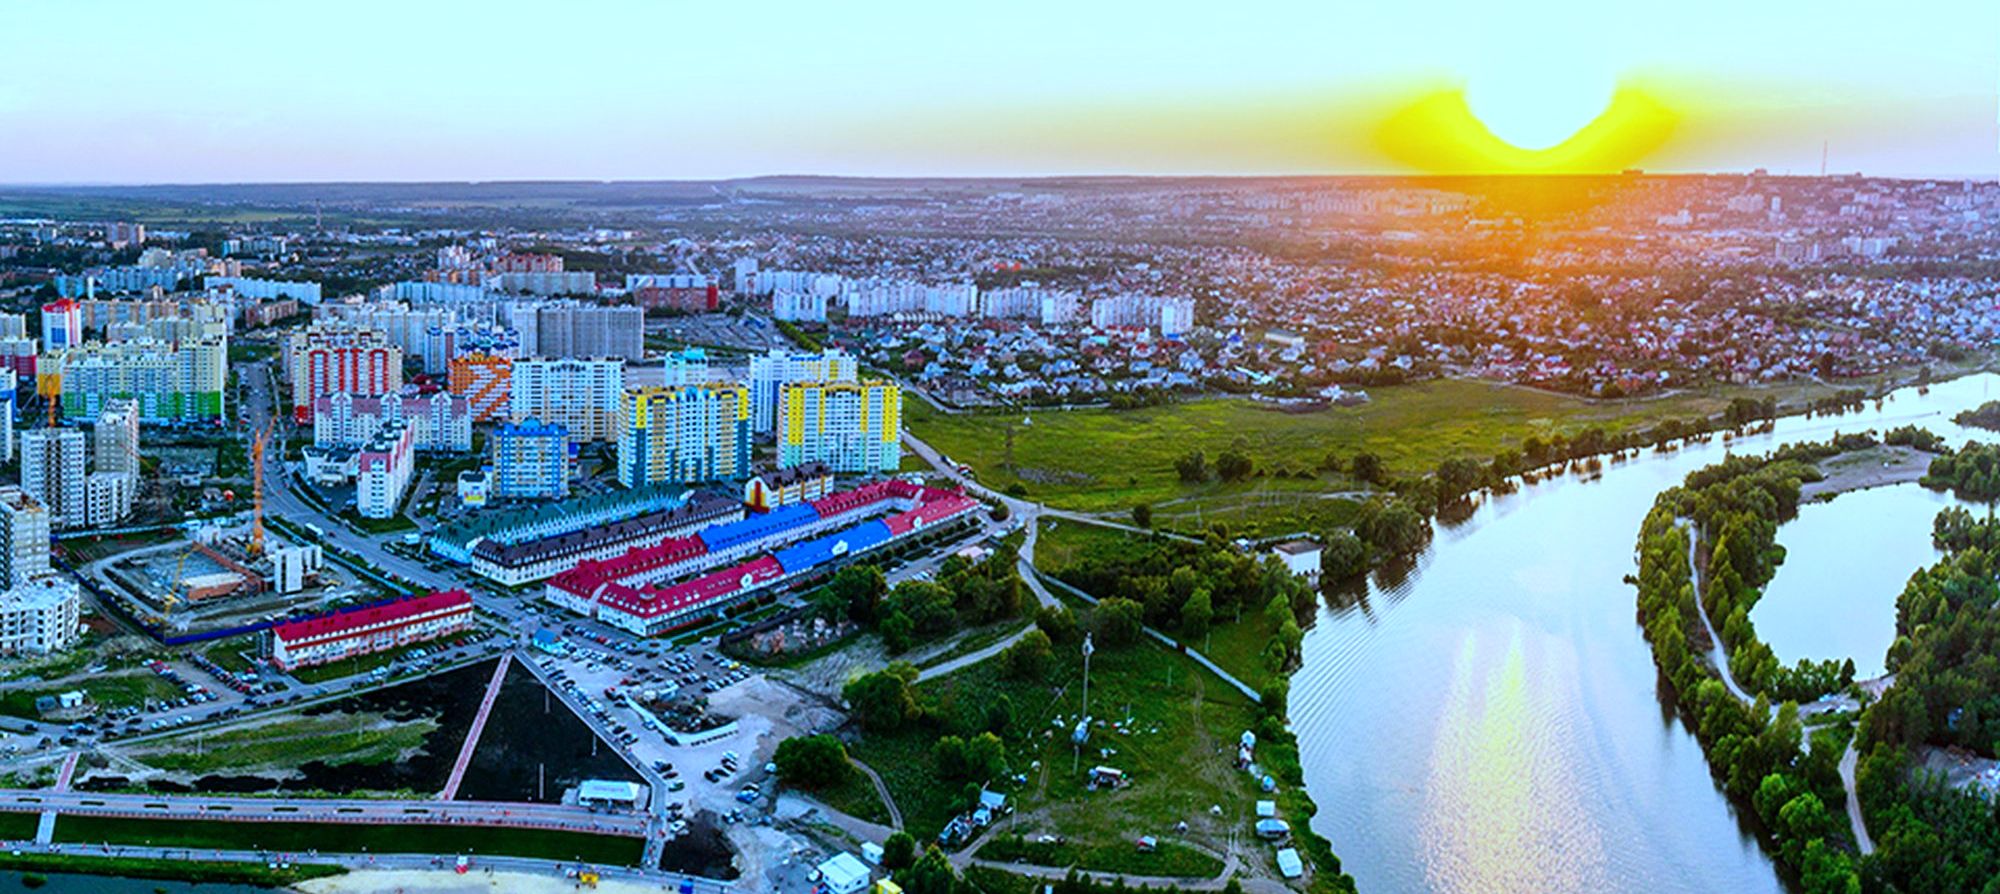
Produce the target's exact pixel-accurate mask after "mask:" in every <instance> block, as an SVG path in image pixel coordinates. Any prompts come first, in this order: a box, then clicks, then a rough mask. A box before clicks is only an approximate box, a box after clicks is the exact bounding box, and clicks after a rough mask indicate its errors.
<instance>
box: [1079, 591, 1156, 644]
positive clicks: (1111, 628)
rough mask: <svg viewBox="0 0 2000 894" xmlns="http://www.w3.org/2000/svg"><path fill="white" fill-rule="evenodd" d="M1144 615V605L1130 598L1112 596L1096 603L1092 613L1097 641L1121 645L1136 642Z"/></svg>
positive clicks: (1143, 622)
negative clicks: (1095, 608) (1095, 609)
mask: <svg viewBox="0 0 2000 894" xmlns="http://www.w3.org/2000/svg"><path fill="white" fill-rule="evenodd" d="M1145 617H1146V609H1145V607H1144V606H1142V605H1140V604H1139V603H1137V602H1133V601H1132V600H1130V599H1123V598H1120V597H1117V596H1113V597H1111V598H1110V599H1106V600H1104V601H1103V602H1100V603H1098V604H1097V611H1095V612H1093V613H1092V621H1093V622H1094V626H1095V628H1096V632H1097V641H1098V643H1099V644H1100V645H1104V646H1107V647H1123V646H1129V645H1132V644H1133V643H1136V642H1138V641H1139V635H1140V633H1141V631H1142V630H1143V628H1144V627H1145Z"/></svg>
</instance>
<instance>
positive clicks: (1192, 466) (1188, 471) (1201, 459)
mask: <svg viewBox="0 0 2000 894" xmlns="http://www.w3.org/2000/svg"><path fill="white" fill-rule="evenodd" d="M1174 472H1175V473H1176V474H1178V475H1179V476H1180V479H1181V483H1183V484H1200V483H1202V482H1204V481H1207V480H1208V454H1206V453H1203V452H1201V450H1200V449H1199V448H1196V449H1194V450H1190V451H1188V452H1187V453H1186V454H1184V455H1182V456H1181V458H1180V459H1177V460H1174Z"/></svg>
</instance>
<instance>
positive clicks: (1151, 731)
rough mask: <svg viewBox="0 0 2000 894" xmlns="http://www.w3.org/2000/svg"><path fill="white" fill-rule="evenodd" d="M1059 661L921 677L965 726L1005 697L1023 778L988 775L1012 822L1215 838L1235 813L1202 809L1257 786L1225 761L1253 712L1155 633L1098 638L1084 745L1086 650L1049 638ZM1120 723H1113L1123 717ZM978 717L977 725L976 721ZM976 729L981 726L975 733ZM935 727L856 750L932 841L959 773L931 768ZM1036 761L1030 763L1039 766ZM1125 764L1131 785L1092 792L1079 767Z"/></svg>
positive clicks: (1076, 837) (1120, 841)
mask: <svg viewBox="0 0 2000 894" xmlns="http://www.w3.org/2000/svg"><path fill="white" fill-rule="evenodd" d="M1056 656H1057V658H1056V666H1055V667H1054V668H1052V669H1051V670H1050V672H1049V673H1048V674H1047V675H1046V676H1045V677H1044V678H1043V679H1042V680H1040V681H1024V680H1016V679H1009V678H1006V677H1003V676H1001V673H1000V662H997V661H989V662H983V663H981V664H977V665H974V666H972V667H969V668H966V669H965V670H962V671H960V672H958V673H956V674H952V675H951V676H948V677H944V678H942V679H938V680H931V681H927V682H925V683H924V684H922V685H921V686H919V687H918V692H919V694H920V696H921V697H922V698H923V699H924V700H925V701H926V702H929V703H931V704H933V705H934V706H935V708H934V711H935V716H937V717H940V718H944V719H945V722H947V723H949V724H952V725H953V726H954V727H956V729H954V730H953V731H954V732H963V731H965V727H966V726H967V719H968V718H970V717H984V716H985V712H986V711H987V709H988V707H989V706H990V705H992V704H994V703H995V701H996V700H997V699H999V698H1000V697H1001V696H1005V697H1006V698H1007V699H1008V701H1009V702H1011V703H1012V705H1013V708H1014V722H1013V723H1012V724H1010V725H1008V726H1007V727H1006V728H1005V730H1004V731H1003V733H1002V738H1003V740H1004V741H1005V742H1006V744H1007V748H1008V762H1009V764H1010V766H1011V767H1012V769H1013V771H1014V772H1016V773H1025V774H1027V775H1028V782H1027V784H1026V785H1025V786H1014V785H1010V784H1005V783H1004V782H1001V781H997V780H996V781H995V783H994V784H995V785H996V786H997V787H998V788H1000V789H1001V790H1003V791H1006V792H1008V793H1009V795H1010V796H1011V797H1012V798H1014V800H1015V803H1016V805H1017V808H1018V810H1019V812H1020V813H1021V814H1023V816H1022V817H1020V818H1017V819H1016V821H1015V828H1016V829H1017V830H1019V831H1023V832H1028V833H1030V834H1031V835H1032V834H1040V833H1044V832H1047V833H1052V834H1057V835H1062V836H1064V837H1065V838H1067V839H1069V840H1070V841H1072V842H1074V843H1075V844H1076V845H1077V846H1079V847H1081V848H1086V849H1089V848H1097V847H1117V846H1123V847H1130V846H1131V840H1132V839H1133V838H1135V837H1137V836H1139V835H1147V834H1152V835H1159V836H1161V837H1168V836H1171V835H1174V832H1173V827H1174V824H1175V823H1177V822H1180V821H1182V820H1185V821H1187V822H1188V824H1189V825H1190V826H1191V827H1192V833H1191V834H1192V835H1193V836H1194V837H1197V838H1201V839H1204V840H1210V841H1217V842H1220V841H1222V840H1224V839H1225V838H1226V836H1227V835H1228V833H1229V831H1230V827H1229V826H1226V825H1224V824H1225V823H1232V822H1236V821H1238V820H1240V819H1241V818H1240V817H1235V816H1233V814H1232V815H1225V816H1224V817H1222V818H1214V817H1211V816H1210V815H1209V814H1208V808H1209V806H1210V805H1212V804H1222V805H1224V806H1225V807H1236V806H1241V805H1244V804H1247V803H1248V802H1249V801H1250V800H1252V798H1253V797H1254V794H1255V791H1256V786H1255V785H1254V784H1253V783H1252V781H1251V779H1250V778H1249V776H1248V775H1247V774H1244V773H1242V772H1240V771H1237V770H1235V769H1234V768H1233V764H1232V758H1233V756H1234V752H1233V749H1234V743H1235V741H1236V739H1237V737H1238V736H1239V735H1241V734H1242V732H1243V731H1244V730H1246V729H1249V728H1251V727H1252V726H1253V725H1255V723H1256V721H1257V719H1258V709H1257V708H1256V706H1255V705H1253V704H1251V702H1250V701H1249V700H1248V699H1247V698H1245V697H1244V696H1243V695H1242V694H1241V693H1238V692H1237V691H1236V690H1234V689H1232V688H1230V687H1229V686H1228V685H1227V684H1224V683H1223V682H1222V681H1221V680H1219V679H1218V678H1216V677H1215V676H1214V675H1212V674H1210V673H1208V672H1207V671H1205V670H1202V669H1201V668H1200V667H1199V666H1197V665H1195V664H1194V663H1193V662H1192V661H1189V660H1188V659H1186V658H1183V657H1180V656H1178V655H1175V654H1174V653H1171V652H1169V651H1167V650H1166V649H1164V648H1162V647H1160V646H1157V645H1155V644H1153V643H1152V642H1151V641H1147V642H1145V643H1142V644H1139V645H1135V646H1131V647H1128V648H1125V649H1110V648H1100V649H1099V650H1098V652H1097V654H1096V656H1095V657H1094V658H1093V659H1092V660H1091V676H1090V712H1091V714H1092V715H1093V716H1094V717H1095V718H1097V720H1098V723H1099V724H1100V725H1096V726H1094V727H1093V732H1092V735H1091V740H1090V742H1089V743H1087V745H1086V746H1085V747H1084V749H1083V750H1082V752H1080V753H1079V752H1075V751H1073V750H1072V749H1071V747H1070V744H1069V737H1068V735H1067V731H1068V730H1069V729H1070V728H1071V727H1072V726H1074V725H1075V723H1076V718H1077V716H1078V714H1079V713H1080V711H1081V710H1082V685H1081V683H1082V659H1081V656H1080V655H1078V654H1077V652H1076V650H1075V649H1074V648H1073V647H1071V646H1067V645H1065V646H1058V648H1057V650H1056ZM1121 721H1122V726H1123V727H1124V729H1125V730H1127V732H1122V733H1121V732H1118V731H1117V730H1116V729H1115V727H1116V726H1118V725H1120V722H1121ZM973 725H975V726H976V725H977V722H976V721H974V722H973ZM975 731H976V730H975ZM940 734H941V732H940V730H937V729H928V728H917V729H910V730H906V731H902V732H899V733H896V734H893V735H882V734H874V733H870V734H867V735H864V736H863V737H862V739H861V741H860V742H859V743H858V745H857V746H856V747H855V749H854V754H855V756H856V757H857V758H859V759H861V760H863V761H865V762H867V763H868V765H869V766H871V767H874V768H875V769H876V770H877V771H878V772H880V773H881V774H882V776H883V779H884V781H885V782H886V783H887V784H888V786H889V790H890V794H891V796H892V797H894V798H895V799H896V804H897V806H898V807H899V808H901V810H902V813H903V821H904V823H905V825H906V826H907V827H908V828H909V829H910V831H911V832H912V834H915V835H917V836H918V840H920V841H921V840H929V838H930V837H932V836H935V835H936V834H937V831H938V830H939V829H940V828H941V827H942V826H943V825H944V823H945V822H946V821H947V820H948V819H950V817H951V816H952V815H953V813H954V812H956V810H958V809H959V807H960V805H959V803H958V802H959V800H960V799H961V797H962V794H961V793H962V791H963V789H964V787H965V783H964V781H957V780H955V781H946V780H942V779H940V778H939V776H938V773H937V768H936V760H935V758H934V756H933V754H932V746H933V743H934V742H935V741H936V739H937V737H938V736H939V735H940ZM1037 762H1039V766H1037ZM1098 764H1106V765H1110V766H1115V767H1117V768H1119V769H1121V770H1124V771H1125V772H1126V773H1127V774H1129V775H1130V778H1131V779H1132V784H1131V785H1130V786H1129V787H1127V788H1124V789H1121V790H1119V791H1115V792H1112V791H1100V792H1091V791H1088V790H1087V788H1086V782H1087V779H1086V774H1087V772H1088V770H1089V769H1090V768H1091V767H1092V766H1095V765H1098Z"/></svg>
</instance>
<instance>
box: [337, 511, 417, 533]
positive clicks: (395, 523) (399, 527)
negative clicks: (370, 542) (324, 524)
mask: <svg viewBox="0 0 2000 894" xmlns="http://www.w3.org/2000/svg"><path fill="white" fill-rule="evenodd" d="M340 519H341V520H342V521H344V522H347V523H348V524H350V525H353V526H354V527H356V528H358V529H360V530H361V531H362V532H363V533H367V534H401V533H403V532H404V531H414V530H416V529H417V523H416V522H414V521H411V520H410V517H409V516H407V515H404V514H402V513H401V512H398V513H396V514H395V515H392V516H389V517H388V518H367V517H364V516H362V515H361V514H360V513H358V512H355V511H354V510H352V509H343V510H341V512H340Z"/></svg>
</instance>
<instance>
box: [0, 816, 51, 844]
mask: <svg viewBox="0 0 2000 894" xmlns="http://www.w3.org/2000/svg"><path fill="white" fill-rule="evenodd" d="M41 822H42V815H41V814H39V813H11V812H10V813H0V841H19V840H22V839H27V838H33V837H35V829H36V827H37V826H40V825H41Z"/></svg>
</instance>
